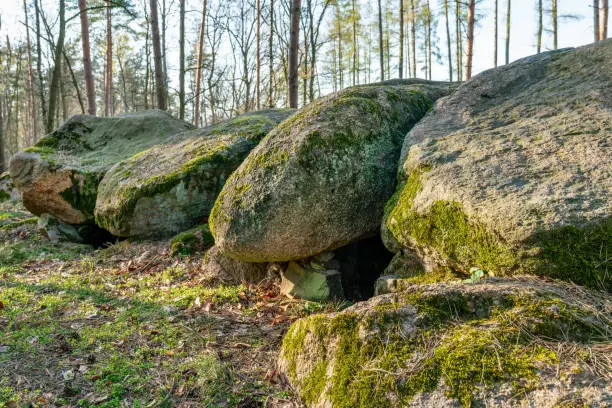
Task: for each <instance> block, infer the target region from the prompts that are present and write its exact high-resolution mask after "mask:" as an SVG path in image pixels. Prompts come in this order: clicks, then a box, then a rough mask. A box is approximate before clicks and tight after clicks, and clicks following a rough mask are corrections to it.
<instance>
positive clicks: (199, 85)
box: [193, 0, 206, 127]
mask: <svg viewBox="0 0 612 408" xmlns="http://www.w3.org/2000/svg"><path fill="white" fill-rule="evenodd" d="M205 25H206V0H203V1H202V23H201V24H200V34H199V36H198V58H197V60H196V79H195V81H196V83H195V107H194V111H195V113H194V118H193V119H194V123H195V125H196V127H198V126H199V124H200V90H201V89H202V60H203V59H204V31H205Z"/></svg>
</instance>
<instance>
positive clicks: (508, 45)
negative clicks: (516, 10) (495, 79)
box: [506, 0, 512, 65]
mask: <svg viewBox="0 0 612 408" xmlns="http://www.w3.org/2000/svg"><path fill="white" fill-rule="evenodd" d="M507 1H508V10H507V11H506V65H508V64H509V63H510V21H511V9H510V7H511V5H512V0H507Z"/></svg>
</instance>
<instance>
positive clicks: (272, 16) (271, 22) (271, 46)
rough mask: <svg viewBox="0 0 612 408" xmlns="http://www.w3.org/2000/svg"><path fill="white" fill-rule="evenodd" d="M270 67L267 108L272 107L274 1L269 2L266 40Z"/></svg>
mask: <svg viewBox="0 0 612 408" xmlns="http://www.w3.org/2000/svg"><path fill="white" fill-rule="evenodd" d="M268 48H269V50H268V52H269V53H270V55H269V57H270V66H269V67H268V70H269V72H268V77H269V78H268V106H269V107H270V108H273V107H274V100H273V98H274V0H270V37H269V38H268Z"/></svg>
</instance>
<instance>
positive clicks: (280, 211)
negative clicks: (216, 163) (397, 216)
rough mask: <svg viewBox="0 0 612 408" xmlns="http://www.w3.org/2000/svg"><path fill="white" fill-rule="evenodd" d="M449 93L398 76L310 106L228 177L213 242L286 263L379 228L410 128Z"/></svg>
mask: <svg viewBox="0 0 612 408" xmlns="http://www.w3.org/2000/svg"><path fill="white" fill-rule="evenodd" d="M450 91H451V86H450V85H448V84H446V83H434V82H427V81H420V80H397V81H389V82H384V83H379V84H372V85H365V86H357V87H353V88H349V89H346V90H344V91H341V92H338V93H336V94H333V95H330V96H328V97H324V98H321V99H319V100H317V101H315V102H313V103H312V104H310V105H308V106H306V107H305V108H303V109H302V110H301V111H300V112H298V113H297V114H296V115H294V116H293V117H291V118H290V119H288V120H286V121H285V122H283V123H281V124H280V125H279V126H278V127H277V128H276V129H274V130H273V131H272V132H270V134H269V135H268V136H266V137H265V138H264V139H263V140H262V142H261V143H260V144H259V145H258V146H257V147H256V148H255V149H254V150H253V152H251V154H250V155H249V156H248V157H247V159H246V160H245V161H244V163H242V165H241V166H240V167H239V168H238V169H237V170H236V172H234V173H233V174H232V176H231V177H230V178H229V179H228V181H227V183H226V184H225V186H224V188H223V190H222V191H221V193H220V195H219V197H218V199H217V201H216V203H215V206H214V208H213V210H212V212H211V219H210V226H211V231H212V232H213V235H214V237H215V242H216V245H217V246H218V247H219V248H220V249H221V250H222V251H223V252H224V253H225V254H227V255H229V256H231V257H234V258H236V259H240V260H243V261H249V262H269V261H289V260H296V259H302V258H306V257H309V256H312V255H316V254H318V253H321V252H325V251H329V250H333V249H336V248H339V247H341V246H344V245H347V244H349V243H351V242H353V241H355V240H357V239H359V238H362V237H365V236H368V235H371V234H376V233H377V231H378V229H379V227H380V220H381V217H382V214H383V207H384V204H385V202H386V200H387V199H388V198H389V197H390V196H391V194H392V193H393V190H394V186H395V181H396V173H397V160H398V158H399V154H400V149H401V144H402V142H403V140H404V136H405V134H406V132H407V131H408V130H409V129H410V128H411V127H412V126H413V125H414V124H415V123H416V122H418V121H419V120H420V119H421V118H422V117H423V116H424V115H425V114H426V113H427V111H428V110H429V109H430V107H431V106H432V104H433V102H434V101H435V100H436V99H438V98H439V97H441V96H444V95H447V94H448V93H449V92H450Z"/></svg>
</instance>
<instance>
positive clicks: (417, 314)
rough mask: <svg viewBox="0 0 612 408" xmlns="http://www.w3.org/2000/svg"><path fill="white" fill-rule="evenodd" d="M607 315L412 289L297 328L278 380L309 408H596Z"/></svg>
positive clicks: (603, 308) (515, 295) (501, 293)
mask: <svg viewBox="0 0 612 408" xmlns="http://www.w3.org/2000/svg"><path fill="white" fill-rule="evenodd" d="M611 312H612V304H611V303H610V299H609V297H607V296H605V295H604V294H603V293H601V292H596V291H593V292H589V291H588V290H584V289H581V288H579V287H576V286H575V285H571V284H568V283H565V282H559V283H553V282H550V281H541V280H538V279H533V278H522V279H518V278H514V279H501V278H492V279H487V280H485V281H482V282H480V283H475V284H464V283H461V282H458V283H446V284H428V285H412V286H407V287H405V288H404V290H403V291H402V292H400V293H393V294H386V295H380V296H376V297H374V298H372V299H370V300H368V301H365V302H359V303H356V304H355V305H353V306H351V307H349V308H348V309H345V310H343V311H342V312H339V313H332V314H325V315H322V314H320V315H313V316H309V317H306V318H302V319H300V320H298V321H296V322H295V323H293V325H292V326H291V327H290V328H289V331H288V332H287V335H286V336H285V338H284V340H283V344H282V349H281V352H280V356H279V360H278V369H279V370H280V371H281V372H283V373H284V374H285V375H286V376H287V378H288V380H289V382H290V383H291V385H292V388H293V389H294V390H296V392H297V393H298V395H300V396H301V398H302V400H303V401H304V402H305V403H306V405H307V406H308V407H309V408H323V407H334V408H338V407H351V408H353V407H389V408H393V407H423V408H425V407H447V408H451V407H452V408H456V407H470V406H483V407H484V406H491V407H493V406H494V407H503V408H511V407H516V408H518V407H528V406H532V407H547V408H553V407H561V406H594V407H598V406H606V401H609V399H610V397H611V394H610V385H611V384H610V377H609V375H608V374H606V373H607V371H608V370H607V368H606V366H605V363H604V364H603V365H598V364H596V363H595V362H596V361H600V359H602V358H603V359H606V358H607V357H605V356H606V354H608V353H609V345H608V346H606V345H605V344H599V343H600V342H606V341H609V333H610V330H611V329H612V327H611V326H610V319H609V318H608V317H606V316H609V315H610V313H611ZM570 403H573V404H570ZM566 404H567V405H566Z"/></svg>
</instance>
